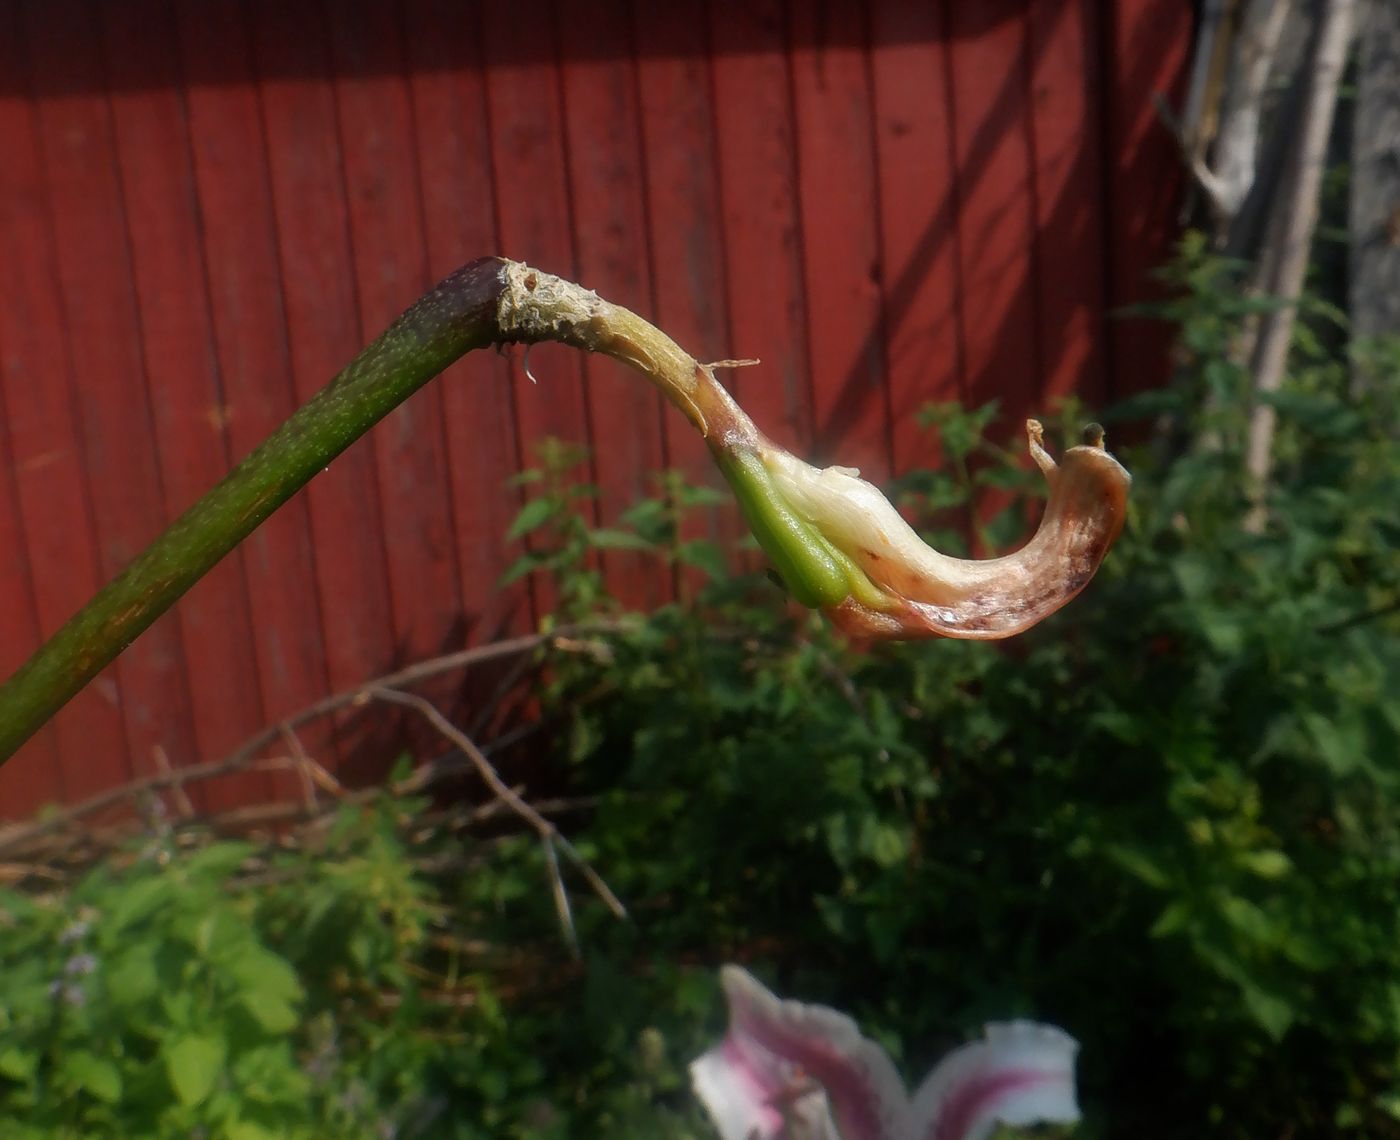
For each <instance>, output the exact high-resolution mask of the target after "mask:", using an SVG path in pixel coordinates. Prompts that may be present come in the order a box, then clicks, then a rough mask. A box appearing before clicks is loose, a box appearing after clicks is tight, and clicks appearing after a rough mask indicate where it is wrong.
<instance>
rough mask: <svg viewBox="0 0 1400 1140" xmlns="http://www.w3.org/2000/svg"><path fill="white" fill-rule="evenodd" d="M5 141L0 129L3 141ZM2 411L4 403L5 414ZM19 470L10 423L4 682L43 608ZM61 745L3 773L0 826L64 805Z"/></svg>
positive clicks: (1, 544)
mask: <svg viewBox="0 0 1400 1140" xmlns="http://www.w3.org/2000/svg"><path fill="white" fill-rule="evenodd" d="M2 114H3V112H0V115H2ZM3 138H4V134H3V125H0V139H3ZM0 248H3V245H0ZM3 352H4V341H3V340H0V353H3ZM3 407H4V404H3V402H0V409H3ZM15 467H16V464H15V452H14V447H13V444H12V441H11V439H10V431H9V420H8V417H6V418H5V420H4V422H0V677H8V676H9V675H10V674H11V673H13V672H14V671H15V670H16V669H17V668H19V666H20V665H22V664H24V660H25V658H26V657H27V656H28V654H29V651H30V650H31V649H32V648H33V647H34V646H35V645H37V644H38V643H39V623H38V621H37V619H36V615H37V613H38V602H37V599H36V597H35V592H34V575H33V572H32V570H31V568H30V564H29V550H28V545H27V543H26V542H25V534H24V522H23V515H22V511H21V508H20V501H19V490H18V488H17V487H16V486H15V475H14V472H15ZM57 745H58V741H57V739H56V737H55V735H54V733H53V732H52V731H46V732H43V733H41V734H40V735H39V736H38V737H37V738H36V739H33V740H31V741H29V743H28V745H27V746H26V747H24V748H22V749H21V750H20V751H19V753H18V754H17V755H16V756H14V757H13V758H12V759H11V760H10V761H9V762H8V763H7V764H6V765H5V766H4V768H0V820H4V819H18V818H22V817H23V816H26V815H29V814H31V813H32V812H34V811H36V810H38V809H39V808H40V807H43V806H44V805H45V804H51V803H59V802H61V801H62V800H63V792H64V788H63V774H62V770H61V768H60V766H59V760H60V755H59V752H58V747H57Z"/></svg>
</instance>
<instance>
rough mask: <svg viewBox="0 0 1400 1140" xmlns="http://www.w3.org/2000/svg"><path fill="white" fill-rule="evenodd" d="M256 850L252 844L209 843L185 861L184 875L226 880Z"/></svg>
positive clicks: (255, 846)
mask: <svg viewBox="0 0 1400 1140" xmlns="http://www.w3.org/2000/svg"><path fill="white" fill-rule="evenodd" d="M257 850H258V848H257V845H256V844H254V843H233V842H224V843H211V844H210V845H209V846H208V847H206V848H204V849H203V850H202V851H198V852H196V853H195V854H193V855H191V856H190V857H189V858H188V859H186V860H185V864H184V866H185V873H186V874H187V875H189V876H190V877H191V878H201V877H207V878H210V879H227V878H228V877H229V876H230V875H232V874H233V873H234V872H235V871H237V870H238V869H239V867H241V866H242V865H243V864H244V863H245V862H246V861H247V860H248V859H249V858H250V857H251V856H252V855H254V854H256V853H257Z"/></svg>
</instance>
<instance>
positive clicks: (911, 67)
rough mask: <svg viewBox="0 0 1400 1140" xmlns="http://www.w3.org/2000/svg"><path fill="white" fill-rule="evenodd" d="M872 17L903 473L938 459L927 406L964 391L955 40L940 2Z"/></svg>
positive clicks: (889, 326) (888, 307) (883, 10)
mask: <svg viewBox="0 0 1400 1140" xmlns="http://www.w3.org/2000/svg"><path fill="white" fill-rule="evenodd" d="M871 18H872V28H871V31H872V40H873V49H872V50H873V58H872V65H873V70H874V80H875V145H876V153H877V158H878V164H879V180H880V234H881V240H882V246H881V254H880V260H881V264H882V266H883V267H884V272H883V273H882V275H881V277H882V283H883V285H884V307H885V337H886V354H887V356H886V360H887V364H886V369H887V371H886V383H887V384H888V385H889V393H890V414H891V419H892V447H893V461H894V469H895V470H896V471H897V472H904V471H907V470H908V469H909V468H911V467H915V466H928V465H930V464H935V463H937V462H938V453H937V450H936V448H935V447H934V446H931V440H930V437H929V434H928V432H926V431H924V430H921V429H920V428H919V426H918V424H917V422H916V415H917V413H918V411H919V409H920V408H921V407H923V406H924V405H925V404H928V403H930V402H938V403H947V402H949V401H956V400H961V399H962V398H963V396H964V393H963V391H962V390H961V386H960V383H959V379H960V361H961V355H962V344H961V328H960V323H959V313H958V300H959V297H958V240H957V237H958V233H957V221H958V195H957V185H956V178H955V174H954V155H953V129H952V128H953V124H952V117H951V114H950V108H949V99H948V94H949V76H948V58H947V57H948V48H947V41H946V33H945V30H944V27H943V14H942V10H941V8H940V7H938V6H936V5H933V4H925V5H912V4H909V3H906V2H905V0H882V2H881V3H878V4H876V5H875V7H874V9H873V11H872V16H871Z"/></svg>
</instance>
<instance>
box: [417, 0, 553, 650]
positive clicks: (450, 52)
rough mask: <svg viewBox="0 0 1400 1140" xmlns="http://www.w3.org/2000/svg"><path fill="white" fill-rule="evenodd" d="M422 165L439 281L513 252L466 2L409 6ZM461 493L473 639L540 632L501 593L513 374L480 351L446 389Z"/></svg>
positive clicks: (462, 553) (512, 456) (462, 555)
mask: <svg viewBox="0 0 1400 1140" xmlns="http://www.w3.org/2000/svg"><path fill="white" fill-rule="evenodd" d="M405 17H406V25H405V26H406V37H407V46H408V53H409V62H410V92H411V96H412V101H413V122H414V131H415V141H416V147H415V149H416V151H417V164H418V170H419V179H420V186H421V190H422V195H423V214H424V232H425V240H426V243H427V262H428V269H429V275H430V276H431V277H432V279H433V280H435V281H436V280H440V279H441V278H443V277H445V276H447V274H448V273H450V272H451V271H452V270H453V269H455V268H456V267H457V266H458V265H460V264H462V263H463V262H464V261H467V260H468V259H470V258H473V257H480V256H484V255H487V254H491V253H503V252H505V247H504V246H503V245H502V243H501V241H500V240H499V237H498V235H497V232H496V223H495V211H496V206H495V193H496V189H495V186H494V185H493V182H492V165H491V138H490V131H489V120H488V117H487V112H486V85H485V78H484V76H483V73H482V63H481V37H480V27H479V22H478V18H477V14H476V13H475V12H474V11H473V10H472V9H471V8H469V7H468V6H466V5H463V4H460V3H457V2H456V0H411V2H410V3H408V5H407V7H406V10H405ZM438 384H439V387H440V388H441V390H442V398H443V415H444V426H445V428H446V431H447V457H448V466H449V472H450V478H451V485H452V510H453V531H454V535H455V539H456V544H457V558H458V565H459V567H460V573H461V583H460V594H461V598H462V604H463V607H464V616H465V621H466V632H467V635H468V637H469V638H470V639H471V640H476V641H488V640H491V639H492V638H494V637H496V636H498V635H500V634H504V633H507V632H517V633H518V632H523V630H524V629H525V628H526V627H527V626H528V625H529V623H530V607H529V597H528V593H527V592H526V590H525V588H524V586H523V584H516V585H515V586H513V587H511V588H510V589H509V590H508V591H505V592H501V591H499V590H498V589H497V586H496V583H497V582H498V581H499V580H500V577H501V575H502V574H503V573H504V572H505V570H506V569H507V567H508V566H509V565H510V563H511V561H512V552H511V551H510V550H509V549H508V548H507V547H506V546H505V544H504V542H503V541H502V539H503V538H504V536H505V533H506V529H507V528H508V527H509V525H510V521H511V519H512V518H513V517H514V515H515V512H516V510H517V509H518V508H519V502H520V496H519V494H518V493H517V492H515V491H514V490H512V489H510V488H508V487H507V485H506V481H507V479H509V477H510V476H511V475H513V474H515V473H516V472H517V471H518V470H519V469H520V455H519V452H518V451H517V448H516V433H515V418H514V404H515V394H514V390H513V376H512V370H511V367H510V364H509V362H508V361H507V360H506V359H505V357H503V356H501V355H498V354H496V353H486V352H475V353H471V354H470V355H468V357H467V358H466V359H465V360H463V361H461V362H459V363H457V364H455V365H453V366H452V367H451V368H450V369H448V371H447V373H446V375H444V377H443V378H442V380H441V381H439V382H438Z"/></svg>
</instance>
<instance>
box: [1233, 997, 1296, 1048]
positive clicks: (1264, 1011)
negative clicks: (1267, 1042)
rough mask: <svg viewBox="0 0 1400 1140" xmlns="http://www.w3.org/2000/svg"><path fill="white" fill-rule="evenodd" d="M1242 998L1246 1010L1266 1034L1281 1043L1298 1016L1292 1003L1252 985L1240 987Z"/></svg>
mask: <svg viewBox="0 0 1400 1140" xmlns="http://www.w3.org/2000/svg"><path fill="white" fill-rule="evenodd" d="M1240 996H1241V997H1243V998H1244V1005H1245V1009H1247V1010H1248V1011H1249V1015H1250V1016H1251V1017H1252V1018H1254V1020H1255V1021H1256V1022H1257V1023H1258V1024H1259V1026H1260V1027H1261V1028H1262V1029H1263V1030H1264V1032H1265V1033H1267V1034H1268V1035H1269V1036H1270V1037H1272V1038H1273V1039H1274V1040H1275V1041H1281V1040H1282V1039H1283V1035H1284V1034H1285V1033H1287V1032H1288V1029H1289V1027H1290V1026H1291V1025H1292V1024H1293V1020H1294V1017H1295V1016H1296V1015H1295V1011H1294V1008H1293V1005H1292V1003H1291V1002H1289V1001H1287V1000H1285V999H1284V998H1281V997H1278V996H1277V995H1275V994H1271V993H1267V992H1265V991H1264V990H1262V989H1260V988H1259V987H1258V986H1255V985H1250V984H1245V985H1243V986H1241V987H1240Z"/></svg>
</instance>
